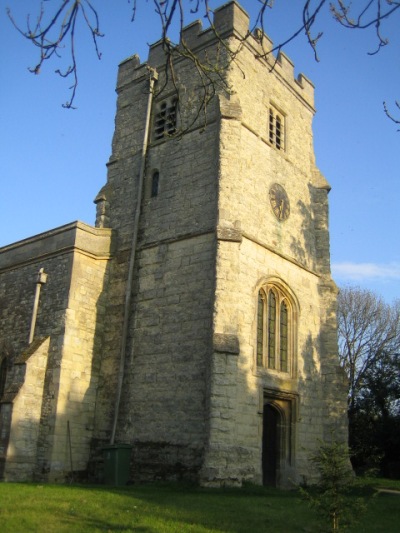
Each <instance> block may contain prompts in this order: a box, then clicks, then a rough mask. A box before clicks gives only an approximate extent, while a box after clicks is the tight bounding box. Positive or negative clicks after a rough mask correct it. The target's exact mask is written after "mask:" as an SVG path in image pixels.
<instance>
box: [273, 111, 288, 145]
mask: <svg viewBox="0 0 400 533" xmlns="http://www.w3.org/2000/svg"><path fill="white" fill-rule="evenodd" d="M269 142H270V143H271V144H272V145H273V146H275V148H277V149H278V150H285V117H284V116H283V115H282V114H281V113H279V111H277V110H276V109H274V108H273V107H270V109H269Z"/></svg>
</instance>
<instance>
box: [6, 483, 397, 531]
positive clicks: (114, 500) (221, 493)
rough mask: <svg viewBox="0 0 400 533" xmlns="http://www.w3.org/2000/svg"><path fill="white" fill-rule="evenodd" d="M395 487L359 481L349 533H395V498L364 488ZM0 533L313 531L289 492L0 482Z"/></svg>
mask: <svg viewBox="0 0 400 533" xmlns="http://www.w3.org/2000/svg"><path fill="white" fill-rule="evenodd" d="M377 486H379V487H380V488H400V482H390V483H389V484H388V483H387V482H385V481H382V480H367V481H366V482H363V484H362V485H361V486H360V487H359V488H358V490H357V492H358V493H359V492H362V493H363V494H364V495H367V496H368V498H369V499H368V505H367V511H366V513H365V515H363V516H362V517H361V520H360V522H359V523H358V524H357V526H355V527H354V528H353V529H350V530H347V531H351V532H353V533H355V532H357V533H358V532H361V531H362V532H363V533H369V532H371V533H378V532H385V533H390V532H393V533H395V532H398V531H399V529H400V526H399V524H400V496H399V495H392V494H386V493H377V492H376V491H374V490H373V489H372V487H377ZM0 531H1V532H2V533H6V532H12V533H24V532H40V533H47V532H55V533H56V532H57V533H63V532H74V533H75V532H76V533H80V532H83V533H85V532H91V533H93V532H100V531H105V532H110V533H111V532H112V533H114V532H125V533H127V532H136V533H139V532H142V533H158V532H162V533H178V532H179V533H186V532H188V533H211V532H213V533H222V532H232V533H241V532H243V533H257V532H269V533H290V532H301V531H303V532H309V533H313V532H315V533H318V532H320V531H321V529H320V527H319V525H318V522H317V519H316V517H315V516H314V514H313V511H312V510H311V509H309V508H308V506H307V504H306V503H305V502H303V501H302V500H301V499H300V498H299V496H298V494H297V493H296V492H286V491H279V490H275V489H267V488H262V487H246V488H243V489H224V490H222V489H221V490H211V489H201V488H194V487H185V486H182V485H151V486H131V487H127V488H112V487H99V486H75V485H74V486H73V485H35V484H22V483H21V484H17V483H1V484H0Z"/></svg>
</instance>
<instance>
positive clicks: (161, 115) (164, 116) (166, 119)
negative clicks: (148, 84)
mask: <svg viewBox="0 0 400 533" xmlns="http://www.w3.org/2000/svg"><path fill="white" fill-rule="evenodd" d="M176 107H177V100H176V99H175V98H173V99H171V100H164V101H163V102H161V103H160V104H158V106H157V108H156V113H155V116H154V133H153V137H154V140H156V141H158V140H160V139H163V138H164V137H168V136H170V135H173V134H174V133H175V132H176V119H177V116H176Z"/></svg>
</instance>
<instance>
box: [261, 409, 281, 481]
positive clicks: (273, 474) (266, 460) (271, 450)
mask: <svg viewBox="0 0 400 533" xmlns="http://www.w3.org/2000/svg"><path fill="white" fill-rule="evenodd" d="M281 426H282V424H281V414H280V412H279V411H278V409H276V408H275V407H274V406H273V405H271V404H269V403H267V404H265V405H264V413H263V440H262V470H263V484H264V485H272V486H273V487H275V486H276V485H277V478H278V469H279V463H280V456H281V440H282V436H281Z"/></svg>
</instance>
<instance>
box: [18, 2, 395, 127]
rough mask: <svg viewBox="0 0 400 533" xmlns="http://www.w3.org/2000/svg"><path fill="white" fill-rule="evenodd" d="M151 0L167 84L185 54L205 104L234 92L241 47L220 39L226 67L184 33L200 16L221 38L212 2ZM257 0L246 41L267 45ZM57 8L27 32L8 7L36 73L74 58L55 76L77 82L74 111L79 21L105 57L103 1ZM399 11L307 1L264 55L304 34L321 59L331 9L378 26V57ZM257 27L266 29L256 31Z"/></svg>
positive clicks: (341, 17)
mask: <svg viewBox="0 0 400 533" xmlns="http://www.w3.org/2000/svg"><path fill="white" fill-rule="evenodd" d="M129 1H130V0H128V2H129ZM148 1H149V2H150V3H151V4H153V6H154V10H155V12H156V14H157V15H158V20H159V25H160V39H161V40H162V43H163V47H164V51H165V58H166V59H165V65H166V73H167V74H168V76H169V77H168V76H167V81H168V79H169V80H172V81H173V82H174V68H173V65H174V60H175V58H176V57H179V56H185V57H186V58H188V59H189V60H190V61H192V62H193V63H194V64H195V66H196V69H197V71H198V73H199V77H200V79H201V83H202V85H203V88H204V95H205V96H204V100H203V104H204V106H205V105H206V103H207V101H208V100H209V99H210V98H211V97H212V96H213V94H214V93H215V91H216V90H217V88H218V87H220V88H222V89H223V90H226V91H229V90H230V88H229V87H228V85H227V83H226V81H225V77H224V76H223V71H224V70H225V69H226V68H228V67H229V64H230V63H231V62H232V61H235V59H236V56H237V53H238V50H239V49H240V46H239V47H238V46H237V43H236V45H235V46H234V47H232V46H231V45H229V44H228V43H227V42H225V41H223V40H222V39H221V40H220V42H221V47H222V48H223V49H224V52H225V62H224V63H222V64H221V62H219V61H215V60H214V61H213V62H211V61H209V59H208V58H207V57H202V58H200V57H199V56H198V55H197V54H196V53H195V52H194V51H193V50H192V49H191V48H190V47H189V46H188V45H187V43H185V41H184V38H183V32H182V30H183V28H184V27H185V26H186V25H187V23H188V18H189V16H190V17H193V14H196V15H198V16H199V17H200V18H202V19H203V20H204V19H206V20H207V21H208V23H209V25H210V27H211V28H212V29H214V31H215V33H216V36H217V37H218V35H217V32H216V30H215V28H214V26H213V17H212V15H213V12H212V9H211V5H210V0H148ZM253 1H254V4H256V5H257V9H256V17H255V20H254V23H253V24H252V27H251V28H250V30H249V32H248V34H247V35H246V36H245V37H244V38H243V41H245V40H246V39H248V38H249V36H250V35H256V36H258V38H259V41H260V44H261V45H262V44H263V42H264V41H263V39H262V35H263V32H264V25H265V21H266V18H267V16H268V11H269V10H270V9H272V8H273V5H274V0H253ZM131 2H132V21H135V20H136V18H137V13H138V4H139V3H138V1H137V0H131ZM53 4H54V2H52V3H50V2H49V3H47V2H45V1H42V2H41V7H40V10H39V13H38V14H37V15H36V16H32V15H31V14H27V18H26V27H25V28H23V27H22V26H21V25H20V24H19V23H17V22H16V21H15V20H14V18H13V15H12V11H11V10H10V9H8V16H9V18H10V20H11V22H12V23H13V24H14V26H15V27H16V29H17V30H18V31H19V32H20V33H21V34H22V35H23V36H24V37H25V38H26V39H28V40H29V41H30V42H32V44H33V45H34V46H35V47H37V48H38V51H39V60H38V62H37V64H36V65H35V66H33V67H32V68H31V69H30V70H31V71H32V72H33V73H35V74H39V72H40V70H41V69H42V67H43V65H44V63H45V62H47V61H48V60H50V59H53V58H54V57H59V56H60V54H61V53H62V52H64V53H68V54H69V61H68V62H69V66H68V67H67V68H66V69H65V70H64V71H62V70H60V69H57V70H56V72H57V73H58V74H59V75H60V76H62V77H65V78H72V85H71V95H70V98H69V99H68V101H67V102H66V103H65V104H64V107H67V108H71V107H73V103H74V100H75V96H76V90H77V86H78V64H77V59H76V30H77V21H78V20H79V19H82V20H83V21H84V24H85V26H86V28H87V30H88V32H89V34H90V38H91V40H92V42H93V45H94V49H95V53H96V55H97V57H98V58H99V59H100V58H101V53H100V51H99V39H100V38H101V37H103V33H102V32H101V30H100V15H101V2H99V1H98V0H59V1H58V5H57V6H56V7H54V5H53ZM97 6H99V7H97ZM399 8H400V1H395V0H363V1H360V2H356V3H352V2H350V0H332V1H328V0H303V7H302V19H301V20H300V21H299V24H298V29H297V30H296V31H294V32H293V33H292V34H291V35H289V36H288V37H287V38H286V39H285V40H283V41H282V42H281V43H279V44H278V45H276V46H275V47H274V48H273V49H272V50H269V49H268V50H267V49H263V53H262V54H261V55H262V56H264V57H267V56H271V57H272V55H273V54H279V52H280V51H281V50H282V49H283V48H284V47H285V46H286V45H287V44H288V43H289V42H291V41H292V40H293V39H296V38H297V37H298V36H300V35H303V36H304V37H305V38H306V40H307V41H308V43H309V45H310V46H311V48H312V50H313V52H314V55H315V58H316V59H318V56H317V44H318V41H319V39H320V38H321V37H322V32H321V31H317V29H316V28H317V23H318V22H319V20H320V15H321V13H322V12H323V10H324V9H330V11H331V13H332V16H333V19H334V20H335V21H336V22H337V23H339V24H341V25H342V26H344V27H345V28H349V29H353V30H365V29H367V28H371V27H372V28H374V29H375V34H376V39H377V45H376V47H375V49H374V50H373V52H371V53H377V52H378V51H379V50H380V49H381V48H382V47H384V46H386V45H387V44H388V39H387V38H386V37H385V35H384V33H383V24H384V22H385V21H386V20H387V19H388V18H389V17H391V16H393V15H394V13H395V12H396V11H397V10H398V9H399ZM116 9H117V8H116ZM173 23H174V24H173ZM174 25H175V26H176V25H178V28H179V30H178V34H179V39H178V40H177V41H179V42H176V41H174V38H173V35H175V33H174V30H173V27H174ZM257 29H258V30H261V31H256V30H257ZM133 31H134V30H133ZM66 44H68V46H66ZM63 47H65V48H63ZM65 51H67V52H65ZM273 64H274V62H273V61H272V67H273ZM397 105H398V104H397ZM385 111H386V114H387V115H388V116H389V117H390V118H391V119H392V120H393V121H394V122H396V123H400V120H397V119H396V118H395V117H394V116H393V115H391V114H390V113H389V111H388V109H387V106H386V104H385Z"/></svg>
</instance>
